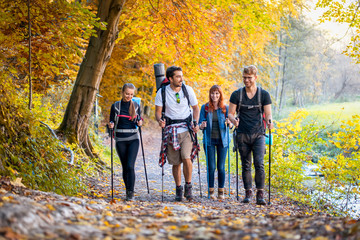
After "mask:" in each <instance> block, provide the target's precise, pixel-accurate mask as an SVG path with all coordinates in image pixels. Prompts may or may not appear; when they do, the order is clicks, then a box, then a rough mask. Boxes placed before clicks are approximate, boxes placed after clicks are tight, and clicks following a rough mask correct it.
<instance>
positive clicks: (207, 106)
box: [205, 103, 209, 118]
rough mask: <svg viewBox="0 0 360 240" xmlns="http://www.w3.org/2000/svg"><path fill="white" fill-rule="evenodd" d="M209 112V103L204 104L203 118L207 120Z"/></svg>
mask: <svg viewBox="0 0 360 240" xmlns="http://www.w3.org/2000/svg"><path fill="white" fill-rule="evenodd" d="M208 112H209V103H205V118H207V115H208Z"/></svg>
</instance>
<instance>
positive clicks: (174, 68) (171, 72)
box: [166, 66, 182, 79]
mask: <svg viewBox="0 0 360 240" xmlns="http://www.w3.org/2000/svg"><path fill="white" fill-rule="evenodd" d="M175 71H182V69H181V67H177V66H171V67H168V68H167V69H166V78H167V79H170V78H171V77H173V76H174V72H175Z"/></svg>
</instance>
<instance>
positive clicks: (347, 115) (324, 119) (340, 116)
mask: <svg viewBox="0 0 360 240" xmlns="http://www.w3.org/2000/svg"><path fill="white" fill-rule="evenodd" d="M297 109H299V108H294V107H289V108H286V109H285V110H284V113H283V114H281V116H280V117H279V118H278V119H279V120H280V119H283V118H285V117H287V116H288V114H289V113H290V112H294V111H296V110H297ZM305 109H306V110H307V111H308V112H309V116H308V117H307V121H311V120H315V121H316V122H317V123H318V124H324V125H334V127H337V126H339V125H340V124H341V121H346V120H350V119H351V118H352V116H353V115H356V114H357V115H360V101H356V102H343V103H327V104H318V105H311V106H307V107H305Z"/></svg>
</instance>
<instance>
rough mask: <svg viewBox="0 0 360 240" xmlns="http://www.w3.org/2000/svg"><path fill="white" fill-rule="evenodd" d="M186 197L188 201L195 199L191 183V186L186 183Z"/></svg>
mask: <svg viewBox="0 0 360 240" xmlns="http://www.w3.org/2000/svg"><path fill="white" fill-rule="evenodd" d="M184 197H186V199H187V200H191V199H193V196H192V185H191V183H189V184H187V183H186V184H185V192H184Z"/></svg>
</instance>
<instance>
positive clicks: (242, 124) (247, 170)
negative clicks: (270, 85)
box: [229, 65, 273, 205]
mask: <svg viewBox="0 0 360 240" xmlns="http://www.w3.org/2000/svg"><path fill="white" fill-rule="evenodd" d="M257 77H258V76H257V68H256V67H255V66H254V65H250V66H247V67H245V68H244V69H243V83H244V85H245V87H243V88H239V89H238V90H236V91H234V92H233V93H232V94H231V97H230V105H229V119H230V121H231V122H232V123H233V124H234V125H235V127H236V140H235V141H236V144H237V147H238V149H239V152H240V157H241V166H242V179H243V183H244V188H245V198H244V199H243V200H242V202H243V203H249V202H250V200H251V197H252V175H251V153H252V155H253V158H254V166H255V185H256V189H257V192H256V204H259V205H265V204H266V202H265V200H264V185H265V171H264V154H265V126H264V122H263V121H265V124H267V126H268V127H269V129H272V128H273V123H272V121H271V118H272V116H271V98H270V94H269V93H268V92H267V91H265V90H263V89H261V88H260V87H257V86H256V80H257ZM259 94H260V95H259ZM263 113H264V114H265V118H264V117H263ZM236 114H237V115H236ZM237 167H238V166H237Z"/></svg>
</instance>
